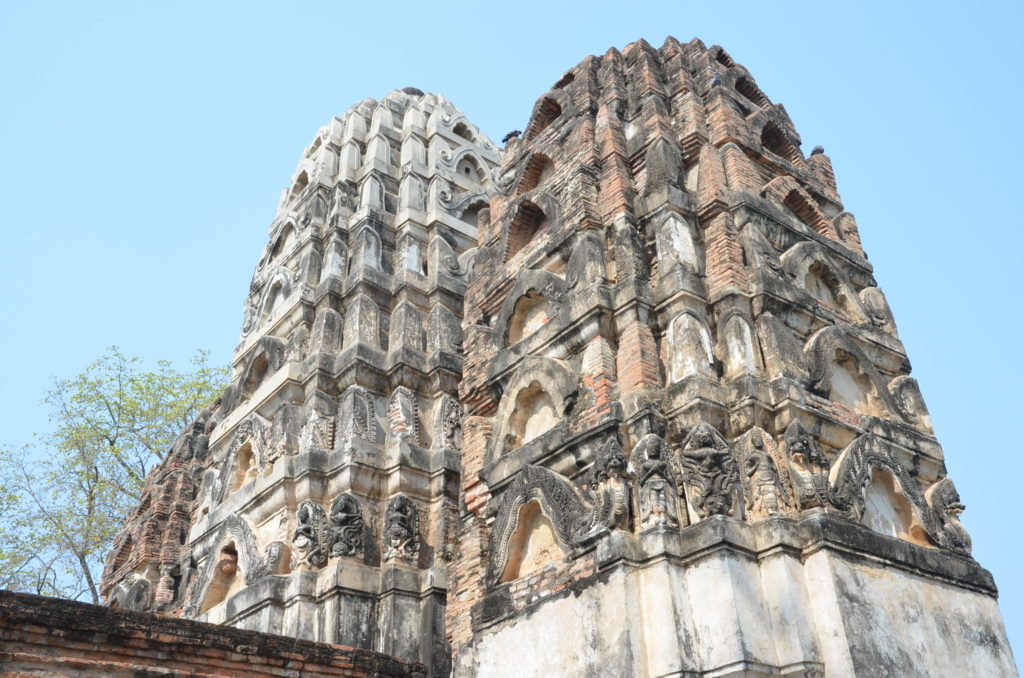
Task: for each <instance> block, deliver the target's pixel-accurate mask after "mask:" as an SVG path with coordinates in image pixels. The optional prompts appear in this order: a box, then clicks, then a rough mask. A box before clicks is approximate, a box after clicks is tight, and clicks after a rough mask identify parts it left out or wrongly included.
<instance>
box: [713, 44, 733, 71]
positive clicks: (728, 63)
mask: <svg viewBox="0 0 1024 678" xmlns="http://www.w3.org/2000/svg"><path fill="white" fill-rule="evenodd" d="M715 61H717V62H718V63H720V64H722V65H723V66H725V67H726V68H732V67H733V66H735V65H736V62H735V61H733V60H732V57H731V56H729V53H728V52H726V51H725V50H724V49H722V48H721V47H719V48H718V51H717V52H716V53H715Z"/></svg>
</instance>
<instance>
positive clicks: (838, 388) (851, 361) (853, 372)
mask: <svg viewBox="0 0 1024 678" xmlns="http://www.w3.org/2000/svg"><path fill="white" fill-rule="evenodd" d="M829 369H830V375H829V376H830V378H829V384H830V388H829V399H830V400H832V401H833V402H838V403H841V404H843V405H846V406H847V407H849V408H850V409H852V410H854V411H855V412H857V413H858V414H866V415H873V416H878V415H881V414H883V412H882V411H881V408H880V407H879V406H878V404H877V399H878V396H877V394H876V393H875V386H874V384H873V383H872V382H871V379H870V378H869V377H868V375H867V374H865V373H864V370H863V369H862V368H861V365H860V363H859V361H858V359H857V357H856V356H854V355H852V354H850V353H847V352H846V351H844V350H842V349H836V353H835V360H834V361H833V362H832V364H831V365H830V366H829Z"/></svg>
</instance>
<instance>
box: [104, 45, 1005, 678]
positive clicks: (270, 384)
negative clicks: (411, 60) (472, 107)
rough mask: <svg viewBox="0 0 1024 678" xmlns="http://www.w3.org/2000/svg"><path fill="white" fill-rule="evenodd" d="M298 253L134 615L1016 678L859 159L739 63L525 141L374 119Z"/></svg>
mask: <svg viewBox="0 0 1024 678" xmlns="http://www.w3.org/2000/svg"><path fill="white" fill-rule="evenodd" d="M270 231H271V232H270V236H271V237H270V241H269V243H268V245H267V249H266V251H265V253H264V255H263V257H262V258H261V260H260V262H259V264H258V265H257V269H256V272H255V275H254V277H253V281H252V284H251V286H250V291H249V296H248V298H247V301H246V306H245V316H244V322H243V329H242V339H241V343H240V345H239V347H238V349H237V350H236V354H235V360H234V378H233V382H232V384H231V386H230V387H229V388H228V389H227V391H226V392H225V394H224V396H223V398H222V399H221V400H220V401H219V402H218V403H217V405H216V406H215V407H213V408H212V409H211V411H209V412H206V413H204V414H203V416H202V417H201V418H200V420H199V421H197V423H196V424H195V425H194V426H193V427H192V428H191V429H190V430H189V431H188V432H187V433H186V434H185V435H183V437H182V439H181V440H180V441H179V443H178V444H177V445H176V446H175V450H174V451H173V453H172V454H171V456H170V457H169V459H168V461H167V462H165V464H164V465H163V466H162V467H161V468H160V469H158V471H156V472H155V473H154V474H153V476H152V477H151V479H150V481H149V483H148V485H147V488H146V491H145V495H144V498H143V504H142V505H141V506H140V508H139V509H138V510H136V511H135V512H134V513H133V515H132V516H130V517H129V520H128V523H127V524H126V527H125V530H124V531H123V533H122V534H121V535H120V536H119V537H118V540H117V542H116V544H115V550H114V552H113V553H112V554H111V556H110V561H109V562H108V567H107V570H106V572H105V574H104V582H103V590H104V592H105V595H106V600H107V602H108V604H111V605H118V606H121V607H130V608H134V609H145V610H157V611H162V612H165V613H170V614H181V615H184V616H186V617H192V618H198V619H203V620H207V621H216V622H220V623H224V624H228V625H233V626H239V627H243V628H251V629H258V630H261V631H265V632H271V633H281V634H284V635H288V636H293V637H297V638H306V639H314V640H321V641H328V642H339V643H342V644H347V645H352V646H355V647H362V648H369V649H374V650H378V651H381V652H384V653H386V654H389V655H394V656H397V657H403V658H409V659H418V660H420V661H422V662H423V663H424V664H426V665H427V666H428V667H429V669H428V670H429V672H430V675H431V676H433V677H437V678H440V677H442V676H448V675H454V676H460V677H461V676H466V677H469V676H487V677H488V678H502V677H504V676H508V677H509V678H512V677H516V678H518V677H520V676H550V675H559V676H617V677H622V678H625V677H634V676H635V677H636V678H639V677H641V676H749V677H755V676H757V677H761V676H806V677H819V676H830V677H831V676H854V675H856V676H874V675H900V676H928V675H937V672H943V671H944V672H946V675H978V676H981V675H1000V676H1002V675H1014V673H1013V671H1014V669H1013V663H1012V657H1011V656H1010V653H1009V648H1008V646H1007V644H1006V639H1005V631H1004V630H1003V628H1002V621H1001V618H1000V616H999V612H998V607H997V606H996V602H995V593H996V591H995V586H994V583H993V582H992V579H991V577H990V575H989V574H988V573H987V572H986V571H985V570H984V569H982V568H981V567H980V566H979V565H978V564H977V563H976V562H975V561H974V560H973V558H972V557H971V555H970V554H971V540H970V537H969V536H968V534H967V532H966V530H965V529H964V527H963V525H962V524H961V523H960V521H959V517H958V516H959V514H960V512H961V511H962V509H963V506H962V505H961V504H960V500H959V496H958V495H957V492H956V489H955V488H954V486H953V483H952V481H951V480H950V478H949V477H948V476H947V474H946V468H945V464H944V461H943V454H942V449H941V447H940V446H939V444H938V442H937V441H936V439H935V437H934V432H933V430H932V427H931V422H930V419H929V415H928V411H927V408H926V407H925V405H924V401H923V398H922V396H921V393H920V391H919V389H918V386H917V383H916V381H915V380H914V379H913V377H911V376H910V367H909V361H908V359H907V356H906V352H905V349H904V347H903V345H902V343H901V342H900V339H899V335H898V333H897V330H896V325H895V322H894V320H893V316H892V313H891V311H890V309H889V307H888V304H887V303H886V300H885V296H884V294H883V293H882V292H881V290H880V289H879V288H878V287H877V285H876V283H875V280H874V277H873V272H872V267H871V265H870V264H869V263H868V261H867V258H866V256H865V253H864V251H863V249H862V245H861V241H860V238H859V235H858V232H857V225H856V221H855V219H854V217H853V215H852V214H850V213H849V212H848V211H847V210H846V208H845V206H844V205H843V203H842V201H841V198H840V196H839V193H838V190H837V183H836V178H835V175H834V172H833V170H832V167H831V163H830V161H829V158H828V156H827V155H826V154H825V153H824V150H823V149H822V148H821V147H816V148H814V149H813V150H812V151H811V152H810V153H809V154H805V153H804V151H803V150H802V149H801V140H800V138H799V136H798V135H797V133H796V130H795V129H794V127H793V124H792V122H791V120H790V118H789V116H788V115H787V113H786V111H785V109H784V108H783V107H782V106H781V105H780V104H775V103H773V102H772V101H771V100H770V99H769V98H768V97H767V96H766V95H765V94H764V93H763V92H762V91H761V90H760V89H759V88H758V86H757V84H756V83H755V81H754V79H753V77H752V76H751V75H750V74H749V73H748V72H747V70H746V69H745V68H744V67H743V66H741V65H739V64H737V63H735V62H734V61H733V60H732V58H731V57H730V56H729V55H728V54H727V53H726V52H725V51H724V50H723V49H721V48H720V47H711V48H708V47H706V46H705V45H704V44H703V43H701V42H700V41H699V40H693V41H691V42H689V43H686V44H683V43H680V42H678V41H677V40H675V39H673V38H669V39H668V40H666V42H665V44H664V45H662V46H661V47H660V48H654V47H652V46H651V45H649V44H648V43H646V42H644V41H639V42H636V43H633V44H631V45H629V46H628V47H626V48H625V49H623V50H622V51H621V52H620V51H618V50H616V49H611V50H609V51H608V52H607V53H606V54H604V55H602V56H599V57H597V56H593V57H588V58H587V59H585V60H584V61H583V62H581V63H580V64H578V65H577V66H576V67H574V68H572V69H571V70H569V71H567V72H566V73H565V74H564V75H563V76H562V77H561V78H560V79H558V80H557V82H555V84H554V85H553V86H552V87H551V88H550V89H549V90H548V91H547V92H545V93H544V94H543V95H542V96H541V97H540V98H539V99H538V100H537V102H536V104H535V106H534V107H533V111H532V114H531V115H530V118H529V122H528V124H527V125H526V127H525V130H524V131H523V132H522V133H520V134H511V135H509V137H508V138H507V143H506V145H505V148H504V149H503V151H500V152H499V150H498V149H497V148H495V147H494V146H493V145H492V144H491V143H490V141H488V140H487V139H486V137H484V136H483V135H482V134H481V133H480V131H479V130H478V129H477V128H476V127H475V126H473V125H472V124H471V123H470V122H469V121H468V120H466V119H465V117H464V116H462V115H461V114H460V113H459V112H458V111H457V109H455V108H454V106H452V105H451V104H450V103H449V102H447V101H446V100H444V99H443V98H442V97H439V96H436V95H425V94H423V93H421V92H419V91H418V90H414V89H406V90H402V91H395V92H392V93H391V94H389V95H388V96H387V97H385V98H384V99H383V100H381V101H379V102H378V101H374V100H367V101H364V102H362V103H360V104H358V105H357V106H355V107H353V108H352V109H350V110H349V111H348V112H347V113H346V114H345V115H344V116H342V117H340V118H335V119H334V120H333V121H332V122H331V124H330V125H329V126H328V127H326V128H324V129H323V130H322V131H321V133H320V134H319V135H318V136H317V138H316V139H315V140H314V141H313V143H312V144H311V145H310V147H309V149H307V151H306V152H305V154H304V155H303V159H302V160H301V162H300V166H299V168H298V170H297V171H296V175H295V177H294V179H293V183H292V185H291V186H290V187H289V188H288V189H286V191H285V192H284V194H283V196H282V202H281V207H280V209H279V211H278V215H277V217H276V218H275V220H274V222H273V224H272V225H271V229H270ZM186 507H187V508H186ZM186 516H187V517H186ZM185 523H187V525H188V529H187V530H178V531H175V530H176V529H177V527H180V526H182V525H183V524H185ZM979 634H980V635H979ZM979 637H985V638H990V639H993V640H992V642H987V643H980V642H978V640H977V639H978V638H979ZM556 639H557V640H556ZM523 648H529V651H528V652H523V651H522V650H523Z"/></svg>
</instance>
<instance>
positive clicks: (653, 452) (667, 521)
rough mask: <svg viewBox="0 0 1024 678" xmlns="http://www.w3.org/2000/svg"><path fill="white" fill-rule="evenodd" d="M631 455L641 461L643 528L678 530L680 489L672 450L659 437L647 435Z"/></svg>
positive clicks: (641, 513)
mask: <svg viewBox="0 0 1024 678" xmlns="http://www.w3.org/2000/svg"><path fill="white" fill-rule="evenodd" d="M632 456H633V459H635V460H638V461H639V462H640V472H639V479H638V483H639V486H640V496H639V507H640V516H639V517H640V527H641V528H642V529H651V528H660V527H665V526H667V527H678V526H679V505H678V497H679V487H678V485H677V484H676V477H675V472H674V471H673V470H672V467H671V465H670V463H669V460H670V459H671V458H672V449H671V448H670V447H669V446H668V443H666V442H665V441H664V439H662V438H661V437H660V436H657V435H655V434H654V433H648V434H647V435H645V436H644V437H643V438H641V439H640V441H639V442H638V443H637V444H636V446H635V447H634V448H633V455H632Z"/></svg>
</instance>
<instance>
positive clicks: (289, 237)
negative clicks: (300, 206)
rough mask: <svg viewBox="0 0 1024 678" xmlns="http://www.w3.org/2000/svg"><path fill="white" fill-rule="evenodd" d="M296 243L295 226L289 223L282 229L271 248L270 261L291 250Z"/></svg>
mask: <svg viewBox="0 0 1024 678" xmlns="http://www.w3.org/2000/svg"><path fill="white" fill-rule="evenodd" d="M294 244H295V228H294V227H293V226H292V225H291V224H288V225H286V226H285V227H284V229H283V230H282V231H281V235H279V236H278V237H277V239H276V240H275V241H274V245H273V247H271V248H270V261H274V260H275V259H277V258H278V257H279V256H281V255H282V254H284V253H286V252H288V251H290V250H291V248H292V245H294Z"/></svg>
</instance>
